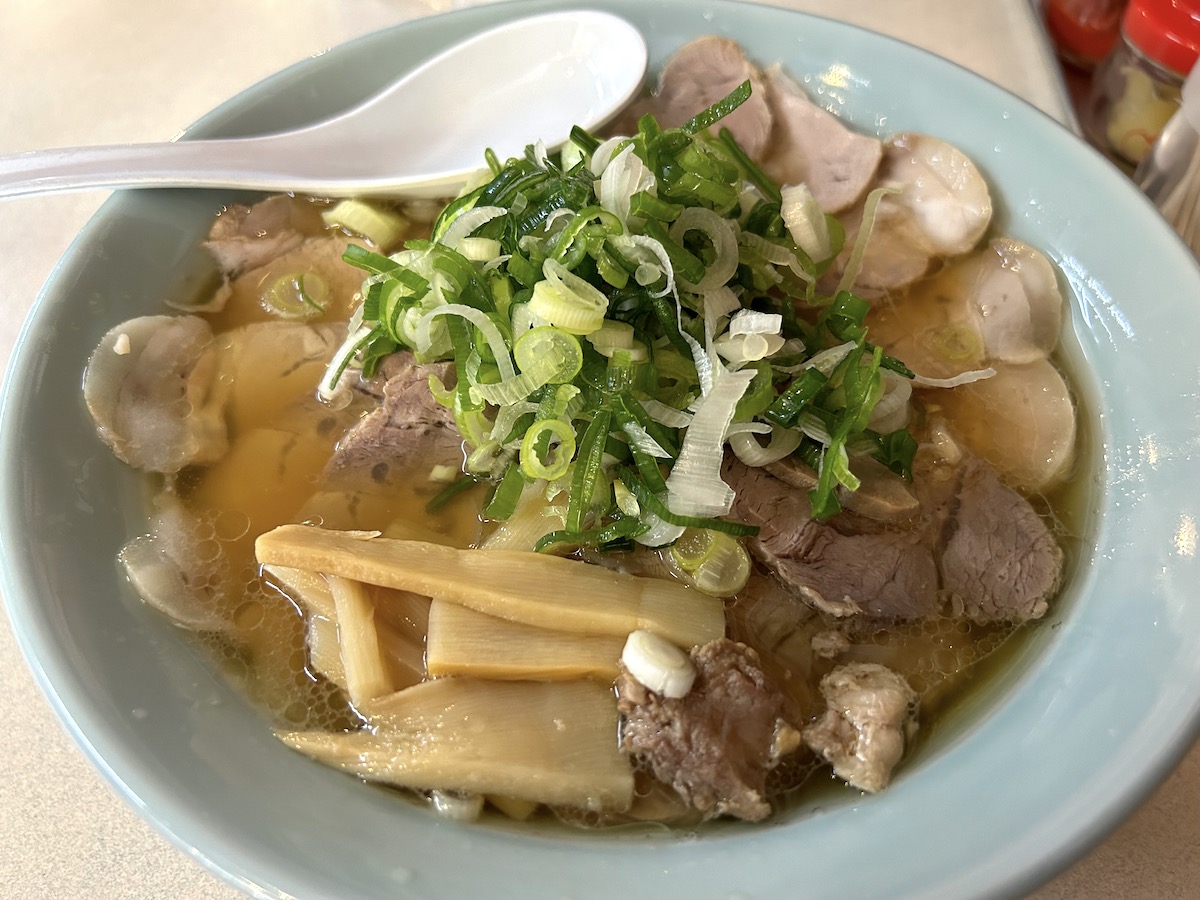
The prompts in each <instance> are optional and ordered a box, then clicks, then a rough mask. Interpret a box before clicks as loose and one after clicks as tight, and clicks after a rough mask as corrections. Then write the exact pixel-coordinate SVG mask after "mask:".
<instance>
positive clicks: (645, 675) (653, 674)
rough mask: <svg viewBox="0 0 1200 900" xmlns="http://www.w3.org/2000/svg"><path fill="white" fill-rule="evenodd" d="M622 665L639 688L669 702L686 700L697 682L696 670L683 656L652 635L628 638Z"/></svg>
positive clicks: (675, 648)
mask: <svg viewBox="0 0 1200 900" xmlns="http://www.w3.org/2000/svg"><path fill="white" fill-rule="evenodd" d="M621 663H622V664H623V665H624V666H625V670H626V671H627V672H629V674H630V675H632V676H633V677H634V678H636V679H637V680H638V682H640V683H641V684H643V685H645V686H646V687H647V688H649V689H650V690H652V691H654V693H656V694H660V695H661V696H663V697H670V698H671V699H675V700H677V699H679V698H680V697H686V696H687V694H688V691H690V690H691V689H692V684H693V683H694V682H695V680H696V667H695V665H693V663H692V661H691V659H690V658H689V657H688V655H687V654H686V653H684V652H683V651H682V650H680V649H679V648H678V647H676V646H675V645H674V644H672V643H671V642H670V641H668V640H667V639H666V638H661V637H659V636H658V635H657V634H655V633H654V632H652V631H643V630H638V631H635V632H633V633H632V634H630V635H629V637H628V638H627V639H626V641H625V648H624V649H623V650H622V651H621Z"/></svg>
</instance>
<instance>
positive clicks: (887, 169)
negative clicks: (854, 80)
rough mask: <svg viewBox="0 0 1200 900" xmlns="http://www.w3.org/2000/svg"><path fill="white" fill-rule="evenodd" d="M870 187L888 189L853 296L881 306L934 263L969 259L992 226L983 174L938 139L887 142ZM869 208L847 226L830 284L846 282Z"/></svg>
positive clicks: (903, 137)
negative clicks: (847, 267)
mask: <svg viewBox="0 0 1200 900" xmlns="http://www.w3.org/2000/svg"><path fill="white" fill-rule="evenodd" d="M871 187H872V188H875V187H882V188H888V189H889V193H888V194H886V195H885V196H883V198H882V199H881V200H880V202H879V205H878V208H877V209H876V214H875V218H874V220H873V222H872V225H871V233H870V236H869V238H868V240H867V246H866V252H865V253H864V254H863V256H862V268H861V269H860V270H859V272H858V273H857V277H856V278H855V280H854V289H855V292H856V293H858V294H861V295H862V296H864V297H867V298H868V299H877V298H878V297H880V296H883V295H885V294H887V293H888V292H889V291H891V290H895V289H897V288H902V287H905V286H907V285H909V284H911V283H912V282H914V281H916V280H917V279H918V278H920V277H921V276H923V275H925V274H926V273H927V272H928V271H929V270H930V269H931V267H932V266H933V264H934V261H935V260H936V259H940V258H944V257H948V256H956V255H958V254H961V253H966V252H968V251H969V250H971V249H972V248H974V247H975V245H976V244H978V243H979V241H980V240H981V239H982V238H983V235H984V232H986V231H987V228H988V225H989V224H990V223H991V220H992V199H991V194H990V192H989V191H988V186H987V182H986V181H985V180H984V178H983V175H982V174H981V173H980V171H979V169H978V168H977V167H976V166H975V164H974V162H972V161H971V160H970V159H969V158H968V157H967V156H966V155H965V154H963V153H962V152H961V151H960V150H958V149H957V148H956V147H954V146H952V145H951V144H948V143H946V142H945V141H942V140H939V139H938V138H934V137H930V136H928V135H924V134H915V133H910V132H901V133H899V134H896V135H893V136H892V137H890V138H888V140H887V142H886V143H885V145H884V149H883V160H882V162H881V164H880V167H879V171H878V173H877V174H876V178H875V180H874V181H873V182H872V184H871ZM863 212H864V208H863V206H861V205H860V206H857V207H855V208H854V209H852V210H850V211H849V212H848V213H847V214H846V216H845V217H844V219H843V221H842V224H843V226H845V229H846V246H845V248H844V249H843V251H842V253H841V255H840V256H839V257H838V264H837V265H835V266H834V267H833V269H832V270H831V271H830V273H827V278H829V277H830V276H832V277H833V278H837V277H840V276H841V273H842V270H843V268H844V267H845V265H846V264H847V263H848V260H849V258H850V255H851V253H852V252H853V248H854V244H855V241H856V240H857V239H858V235H859V232H860V230H861V227H862V220H863Z"/></svg>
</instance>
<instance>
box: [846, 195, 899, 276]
mask: <svg viewBox="0 0 1200 900" xmlns="http://www.w3.org/2000/svg"><path fill="white" fill-rule="evenodd" d="M898 193H900V188H898V187H878V188H875V189H874V190H873V191H871V192H870V193H868V194H867V199H866V202H865V203H863V214H862V221H861V222H860V223H859V226H858V234H857V235H856V236H855V238H854V246H853V247H851V248H850V258H849V259H848V260H847V261H846V268H845V269H844V270H843V271H842V277H841V280H840V281H838V290H839V291H848V290H850V289H851V288H852V287H854V282H855V281H857V280H858V273H859V272H861V271H862V261H863V256H864V255H865V254H866V252H867V242H868V241H869V240H870V239H871V230H872V229H873V228H874V227H875V217H876V215H878V213H879V204H880V203H881V202H883V198H884V197H886V196H888V195H889V194H898Z"/></svg>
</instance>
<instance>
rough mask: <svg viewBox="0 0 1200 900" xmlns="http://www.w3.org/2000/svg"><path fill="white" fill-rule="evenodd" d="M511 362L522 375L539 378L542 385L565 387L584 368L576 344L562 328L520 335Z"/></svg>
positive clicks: (579, 350)
mask: <svg viewBox="0 0 1200 900" xmlns="http://www.w3.org/2000/svg"><path fill="white" fill-rule="evenodd" d="M513 358H514V359H515V360H516V363H517V366H518V368H520V370H521V371H522V372H530V373H537V374H539V375H542V376H543V377H544V379H545V380H544V382H543V383H544V384H565V383H567V382H569V381H571V380H572V379H574V378H575V376H576V375H578V374H579V370H580V369H581V368H583V349H582V348H581V347H580V346H579V340H578V339H577V338H576V337H575V336H574V335H573V334H570V333H568V332H566V331H564V330H562V329H561V328H552V327H549V326H543V327H541V328H534V329H532V330H531V331H527V332H525V334H523V335H521V337H520V338H519V339H518V340H517V342H516V344H515V345H514V346H513Z"/></svg>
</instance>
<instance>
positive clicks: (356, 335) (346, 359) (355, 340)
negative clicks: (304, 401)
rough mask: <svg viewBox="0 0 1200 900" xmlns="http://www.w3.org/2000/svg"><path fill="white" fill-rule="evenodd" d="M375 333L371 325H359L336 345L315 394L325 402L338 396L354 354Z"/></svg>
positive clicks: (331, 400)
mask: <svg viewBox="0 0 1200 900" xmlns="http://www.w3.org/2000/svg"><path fill="white" fill-rule="evenodd" d="M374 333H375V328H374V327H373V326H371V325H359V326H358V327H357V328H355V329H354V330H353V331H351V332H350V335H349V336H348V337H347V338H346V340H344V341H343V342H342V346H340V347H338V349H337V351H336V352H335V353H334V354H333V358H332V359H331V360H329V365H327V366H326V367H325V374H324V375H323V376H322V377H321V383H320V384H319V385H318V386H317V396H318V397H320V399H321V400H322V401H324V402H325V403H332V402H333V400H334V398H335V397H337V396H338V393H339V390H338V388H339V385H340V384H341V383H342V377H341V376H343V375H344V374H345V373H346V371H347V369H348V368H349V366H350V361H351V360H353V359H354V357H355V355H356V354H357V353H358V351H359V350H361V349H362V348H363V347H364V346H366V344H367V342H368V341H369V340H370V339H371V335H373V334H374Z"/></svg>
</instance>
